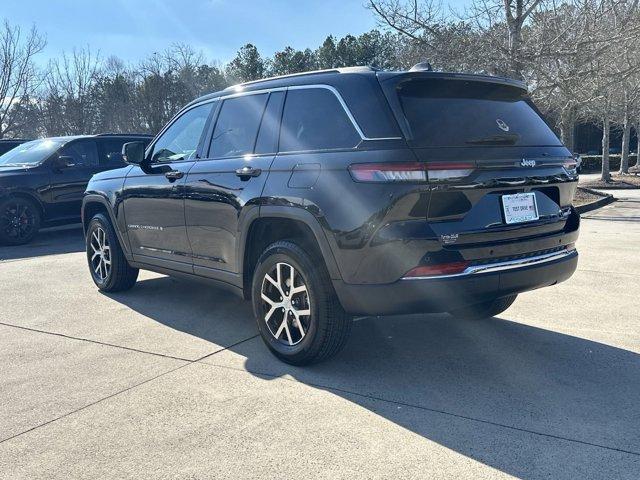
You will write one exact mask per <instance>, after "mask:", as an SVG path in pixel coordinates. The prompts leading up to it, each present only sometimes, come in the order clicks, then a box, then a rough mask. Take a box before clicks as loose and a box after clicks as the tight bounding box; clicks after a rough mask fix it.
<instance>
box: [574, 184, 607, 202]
mask: <svg viewBox="0 0 640 480" xmlns="http://www.w3.org/2000/svg"><path fill="white" fill-rule="evenodd" d="M603 196H604V195H597V194H595V193H591V192H588V191H586V190H583V189H582V188H579V187H578V189H577V190H576V194H575V195H574V197H573V205H574V206H575V207H578V206H580V205H586V204H588V203H592V202H595V201H598V200H600V199H601V198H602V197H603Z"/></svg>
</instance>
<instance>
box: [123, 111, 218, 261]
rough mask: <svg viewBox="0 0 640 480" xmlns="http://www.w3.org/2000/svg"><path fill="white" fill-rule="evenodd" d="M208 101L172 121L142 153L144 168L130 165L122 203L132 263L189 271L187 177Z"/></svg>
mask: <svg viewBox="0 0 640 480" xmlns="http://www.w3.org/2000/svg"><path fill="white" fill-rule="evenodd" d="M212 106H213V104H212V103H211V102H209V103H205V104H200V105H197V106H194V107H191V108H189V109H188V110H186V111H184V112H182V113H181V114H180V115H179V116H178V117H176V118H175V119H174V120H173V122H172V123H171V124H170V125H169V126H168V127H167V128H165V130H164V131H163V132H162V133H161V134H160V136H159V137H158V138H157V139H156V141H155V143H154V144H153V145H152V146H151V147H150V149H149V150H148V151H147V159H148V163H145V165H142V166H134V167H133V168H132V169H131V170H130V171H129V173H128V174H127V178H126V179H125V182H124V187H123V194H122V202H123V204H124V212H125V218H126V224H127V233H128V236H129V242H130V245H131V250H132V253H133V256H134V259H135V260H137V261H140V262H143V263H149V264H153V265H160V266H164V267H167V268H171V269H174V270H179V271H186V272H191V271H192V270H193V265H192V261H191V254H192V252H191V246H190V244H189V240H188V238H187V229H186V226H185V216H184V185H185V180H186V177H187V173H188V172H189V170H190V169H191V167H192V166H193V165H194V162H195V160H196V157H197V155H198V154H199V152H200V149H201V142H202V139H203V138H204V136H203V135H204V131H205V128H206V125H207V121H208V119H209V117H210V114H211V111H212Z"/></svg>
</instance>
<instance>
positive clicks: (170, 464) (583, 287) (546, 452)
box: [0, 194, 640, 479]
mask: <svg viewBox="0 0 640 480" xmlns="http://www.w3.org/2000/svg"><path fill="white" fill-rule="evenodd" d="M622 195H627V194H622ZM628 196H629V198H628V200H625V201H619V202H616V203H614V204H612V205H610V206H608V207H605V208H604V209H601V210H598V211H594V212H590V213H589V214H586V216H585V218H584V219H583V224H582V236H581V239H580V242H579V244H578V247H579V249H580V252H581V259H580V263H579V267H578V268H579V270H578V272H577V273H576V275H575V276H574V277H573V278H572V279H571V280H570V281H568V282H566V283H564V284H561V285H558V286H556V287H552V288H547V289H543V290H540V291H537V292H530V293H527V294H524V295H522V296H521V297H520V298H519V299H518V300H517V301H516V303H515V304H514V305H513V306H512V307H511V308H510V309H509V310H508V311H506V312H505V313H504V314H502V315H501V316H500V317H499V318H493V319H490V320H486V321H462V320H460V319H454V318H451V317H448V316H446V315H414V316H403V317H388V318H384V317H383V318H366V319H359V320H358V321H356V322H355V325H354V330H353V335H352V338H351V339H350V341H349V343H348V345H347V347H346V348H345V349H344V351H343V352H342V353H341V354H340V355H338V356H337V357H336V358H335V359H333V360H331V361H330V362H327V363H324V364H321V365H317V366H313V367H310V368H305V369H301V368H295V367H290V366H287V365H284V364H282V363H279V362H278V361H277V360H275V359H274V358H273V357H271V355H270V354H269V353H268V352H267V351H266V348H265V347H264V346H263V344H262V342H261V340H260V338H258V337H257V336H256V328H255V327H254V323H253V322H254V321H253V319H252V315H251V312H250V307H249V304H247V303H244V302H242V301H240V300H239V299H237V298H235V297H233V296H230V295H229V294H228V293H225V292H222V291H217V290H213V289H211V288H209V287H206V286H203V285H199V284H191V283H186V282H184V281H178V280H173V279H171V278H168V277H164V276H160V275H156V274H151V273H143V274H142V275H141V279H140V281H139V283H138V285H137V286H136V287H135V288H134V289H133V290H131V291H130V292H126V293H121V294H115V295H104V294H101V293H99V292H98V291H97V290H96V289H95V288H94V286H93V284H92V283H91V280H90V278H89V274H88V272H87V269H86V266H85V258H84V254H83V253H82V238H81V231H80V230H79V229H78V228H72V229H66V230H62V231H56V232H48V233H44V234H42V235H40V237H39V238H38V239H37V240H36V241H35V242H34V243H33V244H32V245H29V246H26V247H20V248H0V259H1V261H0V478H7V479H18V478H29V479H34V478H43V479H44V478H46V479H50V478H65V479H66V478H181V479H182V478H184V479H187V478H189V479H195V478H198V479H199V478H349V479H352V478H413V477H416V478H417V477H422V478H442V477H452V478H474V479H475V478H503V477H509V476H514V477H520V478H533V479H538V478H629V479H632V478H633V479H637V478H638V477H639V476H640V408H639V405H640V282H639V278H640V276H639V274H638V272H640V253H639V252H640V196H638V197H635V198H633V197H632V196H631V195H628Z"/></svg>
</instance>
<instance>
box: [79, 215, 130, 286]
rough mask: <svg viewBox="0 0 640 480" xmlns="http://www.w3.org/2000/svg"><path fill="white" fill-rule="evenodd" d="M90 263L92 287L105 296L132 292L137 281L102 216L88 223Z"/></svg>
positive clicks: (87, 245) (88, 255)
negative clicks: (93, 284) (94, 286)
mask: <svg viewBox="0 0 640 480" xmlns="http://www.w3.org/2000/svg"><path fill="white" fill-rule="evenodd" d="M85 242H86V248H87V262H88V264H89V272H90V273H91V278H92V279H93V283H95V284H96V286H97V287H98V288H99V289H100V290H101V291H103V292H120V291H123V290H129V289H130V288H131V287H133V286H134V285H135V283H136V280H137V279H138V269H137V268H132V267H131V266H130V265H129V262H127V259H126V258H125V256H124V253H123V251H122V248H121V247H120V243H119V242H118V237H117V236H116V232H115V231H114V229H113V226H112V225H111V222H110V221H109V219H108V218H107V217H106V216H105V215H104V214H102V213H98V214H96V215H95V216H94V217H93V218H92V219H91V221H90V222H89V227H88V228H87V237H86V240H85Z"/></svg>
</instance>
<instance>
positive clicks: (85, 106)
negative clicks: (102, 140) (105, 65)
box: [45, 47, 101, 135]
mask: <svg viewBox="0 0 640 480" xmlns="http://www.w3.org/2000/svg"><path fill="white" fill-rule="evenodd" d="M100 67H101V64H100V57H99V54H94V53H92V52H91V50H90V49H89V48H88V47H87V48H86V49H81V50H75V49H74V50H73V52H72V53H71V55H67V54H66V53H63V54H62V57H61V58H60V59H53V60H51V61H50V62H49V74H48V75H47V88H46V94H45V98H46V99H47V102H46V107H45V108H48V107H55V109H56V110H60V111H61V113H62V115H61V116H58V115H57V114H56V113H55V112H51V113H50V114H49V115H47V119H48V124H47V131H48V133H49V134H50V135H53V134H55V135H60V134H65V135H81V134H86V133H93V132H94V128H95V125H96V109H95V103H94V100H95V86H96V81H97V79H98V74H99V72H100Z"/></svg>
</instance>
